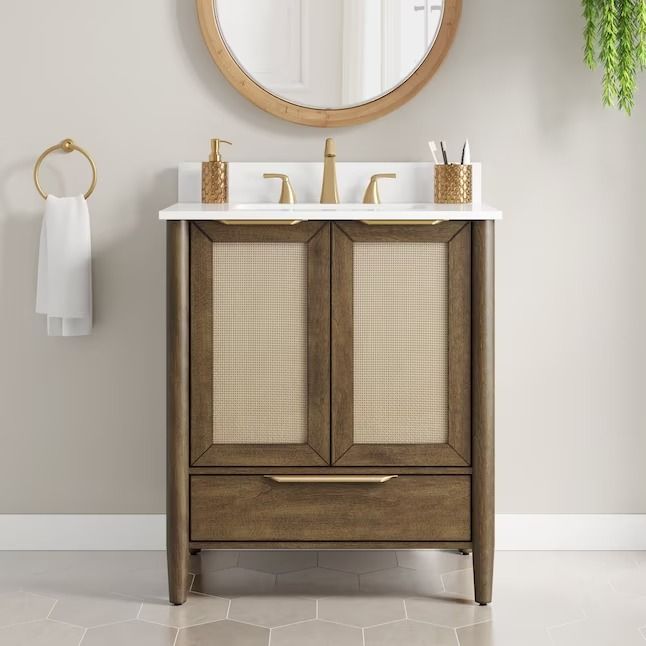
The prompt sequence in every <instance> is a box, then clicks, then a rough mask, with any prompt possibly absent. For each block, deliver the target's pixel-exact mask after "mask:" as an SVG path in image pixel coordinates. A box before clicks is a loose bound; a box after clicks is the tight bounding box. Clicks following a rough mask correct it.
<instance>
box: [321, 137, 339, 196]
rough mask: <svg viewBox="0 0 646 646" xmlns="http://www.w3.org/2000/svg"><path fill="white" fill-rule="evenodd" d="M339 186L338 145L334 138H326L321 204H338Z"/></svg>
mask: <svg viewBox="0 0 646 646" xmlns="http://www.w3.org/2000/svg"><path fill="white" fill-rule="evenodd" d="M338 203H339V187H338V185H337V182H336V145H335V144H334V139H331V138H329V137H328V138H327V139H326V140H325V157H324V159H323V186H322V188H321V204H338Z"/></svg>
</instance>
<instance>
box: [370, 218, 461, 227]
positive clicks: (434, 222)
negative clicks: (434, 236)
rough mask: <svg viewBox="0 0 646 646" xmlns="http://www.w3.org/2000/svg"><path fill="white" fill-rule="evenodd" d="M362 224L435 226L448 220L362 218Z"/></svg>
mask: <svg viewBox="0 0 646 646" xmlns="http://www.w3.org/2000/svg"><path fill="white" fill-rule="evenodd" d="M360 222H361V224H370V225H375V224H377V225H378V224H387V225H396V224H421V225H424V224H426V225H429V226H435V225H436V224H440V222H448V220H446V219H444V220H360Z"/></svg>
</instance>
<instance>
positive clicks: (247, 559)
mask: <svg viewBox="0 0 646 646" xmlns="http://www.w3.org/2000/svg"><path fill="white" fill-rule="evenodd" d="M191 570H192V572H193V574H194V576H193V577H192V592H191V594H190V597H189V600H188V602H187V603H186V605H184V606H182V607H173V606H170V605H168V603H167V601H166V568H165V554H164V553H163V552H0V645H1V646H79V645H80V646H400V645H401V646H521V645H522V646H632V645H635V646H645V645H646V552H499V553H498V554H497V555H496V576H495V587H494V604H492V605H491V606H489V607H486V608H481V607H479V606H477V605H475V604H474V603H473V601H472V596H471V595H472V577H473V572H472V569H471V557H468V556H461V555H459V554H457V553H453V552H423V551H411V552H391V551H381V552H376V551H373V552H360V551H355V552H351V551H344V552H302V551H301V552H299V551H295V552H278V551H276V552H239V553H238V552H203V553H202V554H201V555H198V556H196V557H193V559H192V568H191Z"/></svg>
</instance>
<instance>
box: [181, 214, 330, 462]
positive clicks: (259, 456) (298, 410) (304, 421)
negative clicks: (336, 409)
mask: <svg viewBox="0 0 646 646" xmlns="http://www.w3.org/2000/svg"><path fill="white" fill-rule="evenodd" d="M329 250H330V233H329V225H327V224H321V223H304V224H300V225H294V226H289V227H287V226H282V225H280V226H278V225H267V226H264V225H263V226H243V225H224V224H220V223H215V222H207V223H201V224H199V225H197V224H193V225H192V227H191V335H192V338H191V463H192V464H193V465H195V466H233V465H236V466H254V465H258V466H261V465H266V466H271V465H294V466H306V465H321V464H327V463H329V442H330V436H329V307H330V306H329V267H330V254H329Z"/></svg>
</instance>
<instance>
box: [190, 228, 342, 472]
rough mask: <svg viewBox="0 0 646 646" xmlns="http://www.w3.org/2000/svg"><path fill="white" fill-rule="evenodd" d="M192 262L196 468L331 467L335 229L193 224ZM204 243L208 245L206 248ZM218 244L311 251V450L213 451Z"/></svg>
mask: <svg viewBox="0 0 646 646" xmlns="http://www.w3.org/2000/svg"><path fill="white" fill-rule="evenodd" d="M192 227H193V228H194V233H193V241H194V243H195V248H194V249H193V250H192V254H191V276H192V289H193V291H192V294H191V329H192V333H193V335H194V338H193V341H192V346H191V378H192V384H191V420H192V421H191V441H192V452H191V457H192V462H191V464H192V465H194V466H205V467H206V466H239V465H242V466H259V467H260V466H272V465H273V466H278V465H293V466H299V465H325V464H328V463H329V459H330V457H329V456H330V448H329V446H330V431H329V429H330V421H329V419H330V413H329V398H330V394H329V389H330V382H329V374H330V369H329V362H330V349H329V348H330V319H329V317H330V308H329V299H330V277H329V272H330V270H329V267H330V234H329V228H330V225H329V224H327V223H322V222H303V223H301V224H296V225H293V226H281V225H267V226H265V225H259V226H251V227H250V226H244V225H226V224H221V223H219V222H210V221H209V222H200V223H199V224H193V225H192ZM205 241H206V242H205ZM214 242H263V243H264V242H301V243H306V244H307V251H308V262H307V274H308V275H307V282H308V286H307V299H308V335H307V338H308V341H307V344H308V358H307V372H308V393H307V398H308V413H307V419H308V440H307V443H306V444H217V445H216V444H214V443H213V381H212V380H213V363H212V360H213V359H212V358H213V307H214V305H215V306H217V304H214V303H213V301H212V293H213V280H214V276H213V269H212V268H213V257H212V245H213V243H214Z"/></svg>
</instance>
